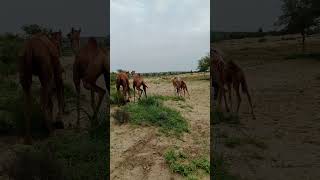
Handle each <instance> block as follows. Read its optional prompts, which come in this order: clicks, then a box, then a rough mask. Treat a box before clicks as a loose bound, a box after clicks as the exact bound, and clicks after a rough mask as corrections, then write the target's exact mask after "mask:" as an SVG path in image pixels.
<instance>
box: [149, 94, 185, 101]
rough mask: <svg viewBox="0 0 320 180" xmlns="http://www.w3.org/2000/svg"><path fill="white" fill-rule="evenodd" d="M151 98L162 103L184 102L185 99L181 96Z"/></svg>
mask: <svg viewBox="0 0 320 180" xmlns="http://www.w3.org/2000/svg"><path fill="white" fill-rule="evenodd" d="M153 97H155V98H157V99H160V100H163V101H169V100H170V101H186V99H185V98H184V97H182V96H162V95H154V96H153Z"/></svg>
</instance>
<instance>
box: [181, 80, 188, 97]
mask: <svg viewBox="0 0 320 180" xmlns="http://www.w3.org/2000/svg"><path fill="white" fill-rule="evenodd" d="M181 90H183V96H186V91H187V93H188V97H189V98H190V94H189V91H188V87H187V84H186V82H184V81H183V80H182V81H181Z"/></svg>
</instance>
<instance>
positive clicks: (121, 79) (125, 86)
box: [116, 72, 130, 103]
mask: <svg viewBox="0 0 320 180" xmlns="http://www.w3.org/2000/svg"><path fill="white" fill-rule="evenodd" d="M128 75H129V72H119V73H118V74H117V79H116V88H117V93H118V95H120V86H122V94H123V97H124V100H125V103H126V102H130V82H129V76H128ZM127 94H128V96H127Z"/></svg>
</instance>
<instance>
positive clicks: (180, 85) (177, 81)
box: [171, 77, 190, 97]
mask: <svg viewBox="0 0 320 180" xmlns="http://www.w3.org/2000/svg"><path fill="white" fill-rule="evenodd" d="M171 82H172V85H173V87H174V89H175V91H176V93H177V94H178V96H180V95H181V93H182V90H183V96H185V95H186V91H187V93H188V96H189V97H190V94H189V91H188V87H187V84H186V82H185V81H183V80H182V79H181V78H180V77H173V78H172V79H171Z"/></svg>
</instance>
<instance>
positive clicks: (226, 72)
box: [210, 47, 256, 119]
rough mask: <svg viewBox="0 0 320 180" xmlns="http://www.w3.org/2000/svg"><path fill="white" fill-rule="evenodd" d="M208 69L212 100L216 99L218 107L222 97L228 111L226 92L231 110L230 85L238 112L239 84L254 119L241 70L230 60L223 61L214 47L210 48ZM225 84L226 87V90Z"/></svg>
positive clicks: (239, 100) (239, 101)
mask: <svg viewBox="0 0 320 180" xmlns="http://www.w3.org/2000/svg"><path fill="white" fill-rule="evenodd" d="M210 63H211V64H210V71H211V84H212V86H213V88H214V97H213V100H214V101H215V100H218V108H219V109H220V108H221V102H222V99H224V103H225V108H226V110H227V111H228V112H229V111H230V109H229V106H228V100H227V98H226V92H228V94H229V102H230V108H231V110H232V98H231V97H232V96H231V86H232V87H233V89H234V91H235V93H236V96H237V110H236V112H237V113H238V112H239V108H240V103H241V94H240V85H241V89H242V91H243V93H245V94H246V95H247V97H248V101H249V104H250V108H251V115H252V118H253V119H256V117H255V115H254V112H253V105H252V101H251V96H250V94H249V89H248V84H247V81H246V77H245V75H244V72H243V70H242V69H241V68H240V67H239V66H238V65H237V64H236V63H235V62H233V61H232V60H231V61H227V62H225V61H224V60H223V57H222V53H221V52H219V50H217V49H216V48H213V47H211V48H210ZM226 86H227V89H228V90H226Z"/></svg>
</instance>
